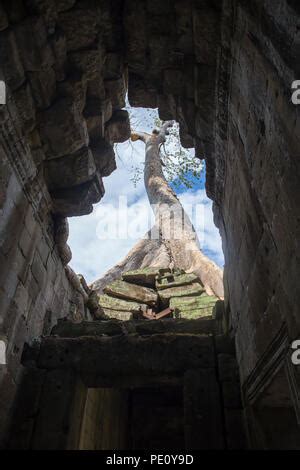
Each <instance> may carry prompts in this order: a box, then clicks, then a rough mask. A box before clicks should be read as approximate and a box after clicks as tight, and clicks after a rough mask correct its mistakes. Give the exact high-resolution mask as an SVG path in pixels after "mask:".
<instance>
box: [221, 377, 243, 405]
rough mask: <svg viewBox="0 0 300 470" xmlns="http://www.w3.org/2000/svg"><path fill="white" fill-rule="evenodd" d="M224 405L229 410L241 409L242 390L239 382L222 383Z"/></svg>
mask: <svg viewBox="0 0 300 470" xmlns="http://www.w3.org/2000/svg"><path fill="white" fill-rule="evenodd" d="M222 394H223V403H224V406H225V408H228V409H231V408H233V409H241V407H242V400H241V389H240V383H239V381H237V380H234V381H226V382H222Z"/></svg>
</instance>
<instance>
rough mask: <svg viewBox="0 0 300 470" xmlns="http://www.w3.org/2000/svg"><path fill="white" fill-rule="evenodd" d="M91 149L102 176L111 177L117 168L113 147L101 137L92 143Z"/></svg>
mask: <svg viewBox="0 0 300 470" xmlns="http://www.w3.org/2000/svg"><path fill="white" fill-rule="evenodd" d="M90 147H91V150H92V152H93V155H94V160H95V163H96V166H97V169H98V171H99V173H100V175H101V176H109V175H110V174H111V173H112V172H113V171H114V170H115V169H116V168H117V166H116V159H115V152H114V149H113V146H112V145H111V144H110V143H109V142H107V140H105V139H103V138H102V137H99V138H98V139H93V140H92V141H91V143H90Z"/></svg>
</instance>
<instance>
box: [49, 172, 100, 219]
mask: <svg viewBox="0 0 300 470" xmlns="http://www.w3.org/2000/svg"><path fill="white" fill-rule="evenodd" d="M103 194H104V186H103V182H102V178H101V177H100V176H99V175H98V174H96V176H95V177H94V178H93V179H92V180H91V181H88V182H87V183H83V184H80V185H78V186H73V187H71V188H67V189H65V188H63V189H56V190H53V191H52V192H51V196H52V198H53V212H54V214H59V215H61V216H63V217H72V216H76V215H84V214H90V213H91V212H92V211H93V204H95V203H97V202H99V201H100V199H101V198H102V196H103Z"/></svg>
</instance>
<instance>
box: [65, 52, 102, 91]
mask: <svg viewBox="0 0 300 470" xmlns="http://www.w3.org/2000/svg"><path fill="white" fill-rule="evenodd" d="M104 60H105V54H104V50H103V49H102V48H101V47H100V45H99V46H98V47H96V48H93V49H89V50H84V51H76V52H72V53H69V54H68V67H69V69H70V70H73V71H74V73H76V72H77V73H78V72H80V73H81V75H82V77H83V78H84V80H85V81H93V80H95V81H98V82H99V83H101V80H102V79H103V71H102V69H103V63H104Z"/></svg>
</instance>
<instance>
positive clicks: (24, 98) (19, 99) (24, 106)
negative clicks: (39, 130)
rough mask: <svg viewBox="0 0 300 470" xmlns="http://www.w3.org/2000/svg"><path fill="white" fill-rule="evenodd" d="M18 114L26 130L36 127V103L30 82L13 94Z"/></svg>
mask: <svg viewBox="0 0 300 470" xmlns="http://www.w3.org/2000/svg"><path fill="white" fill-rule="evenodd" d="M13 97H14V100H15V103H16V106H17V110H18V116H19V119H20V122H21V125H22V127H23V129H24V131H25V132H29V131H32V130H33V128H34V127H35V104H34V101H33V98H32V94H31V89H30V86H29V84H28V83H25V84H24V85H23V86H21V87H20V88H18V89H17V90H15V92H14V94H13Z"/></svg>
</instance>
